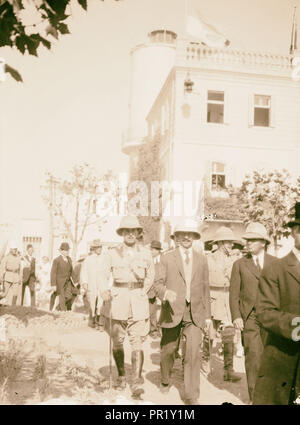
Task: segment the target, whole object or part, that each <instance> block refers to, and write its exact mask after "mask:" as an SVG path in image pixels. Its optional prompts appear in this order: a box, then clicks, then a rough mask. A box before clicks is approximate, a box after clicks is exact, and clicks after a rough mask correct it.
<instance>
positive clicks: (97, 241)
mask: <svg viewBox="0 0 300 425" xmlns="http://www.w3.org/2000/svg"><path fill="white" fill-rule="evenodd" d="M91 247H92V248H101V247H102V244H101V241H100V239H94V240H93V242H92V243H91Z"/></svg>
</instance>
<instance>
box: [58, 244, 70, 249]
mask: <svg viewBox="0 0 300 425" xmlns="http://www.w3.org/2000/svg"><path fill="white" fill-rule="evenodd" d="M59 249H60V250H63V251H69V250H70V245H69V244H68V242H62V243H61V244H60V247H59Z"/></svg>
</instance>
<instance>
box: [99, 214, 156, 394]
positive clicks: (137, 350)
mask: <svg viewBox="0 0 300 425" xmlns="http://www.w3.org/2000/svg"><path fill="white" fill-rule="evenodd" d="M141 232H142V227H141V226H140V223H139V221H138V219H137V217H134V216H127V217H123V218H122V220H121V223H120V227H119V228H118V229H117V234H118V235H119V236H122V237H123V239H124V241H123V243H121V244H120V245H118V246H116V247H113V248H111V249H110V250H108V252H107V253H106V254H104V258H103V272H102V274H101V275H100V296H101V297H102V299H103V301H104V304H103V309H102V313H103V315H104V316H105V330H106V331H107V332H108V333H110V330H111V334H110V337H111V338H112V344H113V357H114V360H115V363H116V366H117V369H118V380H117V385H116V386H117V387H118V388H120V389H125V387H126V377H125V366H124V347H123V342H124V339H125V336H126V334H127V335H128V337H129V342H130V344H131V348H132V353H131V367H132V369H131V370H132V383H131V390H132V395H133V397H138V396H139V395H140V394H141V393H142V392H143V389H142V388H141V384H142V383H143V379H142V368H143V363H144V352H143V340H144V338H145V337H146V335H147V334H148V333H149V302H148V296H147V292H148V291H149V289H150V288H151V286H152V284H153V280H154V263H153V259H152V256H151V252H150V250H149V249H147V248H144V247H143V246H141V245H140V244H139V243H138V242H137V240H138V237H139V236H140V234H141ZM111 274H112V277H113V284H112V287H111V288H110V286H109V278H110V275H111ZM110 314H111V319H112V322H111V323H110ZM110 325H111V326H110Z"/></svg>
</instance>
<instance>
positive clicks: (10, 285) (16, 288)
mask: <svg viewBox="0 0 300 425" xmlns="http://www.w3.org/2000/svg"><path fill="white" fill-rule="evenodd" d="M22 276H23V271H22V265H21V258H20V256H19V255H18V248H17V245H16V243H14V242H12V243H11V244H10V250H9V253H8V254H7V255H6V256H5V257H4V258H3V259H2V261H1V265H0V282H1V283H3V286H4V292H3V294H2V296H1V298H5V299H6V303H7V304H9V305H16V304H20V303H21V291H22Z"/></svg>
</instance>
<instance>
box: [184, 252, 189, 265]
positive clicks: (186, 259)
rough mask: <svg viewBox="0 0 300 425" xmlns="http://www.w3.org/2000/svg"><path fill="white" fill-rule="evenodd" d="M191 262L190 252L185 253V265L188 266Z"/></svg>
mask: <svg viewBox="0 0 300 425" xmlns="http://www.w3.org/2000/svg"><path fill="white" fill-rule="evenodd" d="M189 262H190V257H189V251H188V250H186V251H185V264H186V265H188V264H189Z"/></svg>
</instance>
